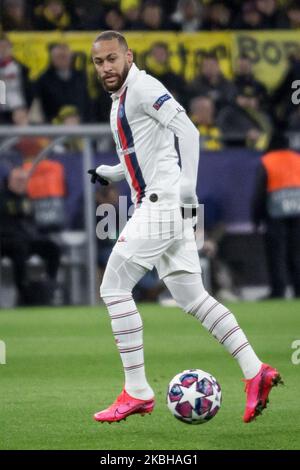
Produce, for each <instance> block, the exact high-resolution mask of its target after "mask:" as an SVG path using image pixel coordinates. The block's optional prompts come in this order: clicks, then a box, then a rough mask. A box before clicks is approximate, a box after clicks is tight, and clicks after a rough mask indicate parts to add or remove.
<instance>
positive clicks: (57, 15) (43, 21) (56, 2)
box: [34, 0, 73, 31]
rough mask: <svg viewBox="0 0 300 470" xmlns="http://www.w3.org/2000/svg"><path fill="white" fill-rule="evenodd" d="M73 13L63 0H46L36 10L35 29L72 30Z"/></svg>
mask: <svg viewBox="0 0 300 470" xmlns="http://www.w3.org/2000/svg"><path fill="white" fill-rule="evenodd" d="M72 26H73V25H72V21H71V15H70V13H69V12H68V11H67V9H66V6H65V5H64V2H63V1H62V0H45V1H44V3H43V4H42V5H39V6H38V7H36V9H35V12H34V29H36V30H41V31H51V30H60V31H65V30H71V29H72Z"/></svg>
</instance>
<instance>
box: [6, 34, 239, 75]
mask: <svg viewBox="0 0 300 470" xmlns="http://www.w3.org/2000/svg"><path fill="white" fill-rule="evenodd" d="M96 36H97V33H96V32H91V33H90V32H89V33H60V32H52V33H11V34H10V35H9V37H10V39H11V41H12V43H13V45H14V55H15V57H16V58H17V59H18V60H19V61H20V62H22V63H24V64H26V65H27V66H28V67H29V68H30V77H31V78H32V79H36V78H37V77H38V76H39V75H40V74H41V73H42V72H43V71H44V70H45V69H46V68H47V66H48V63H49V54H48V49H49V46H50V45H51V44H53V43H55V42H65V43H67V44H69V46H70V48H71V50H72V51H73V52H74V53H75V56H76V63H77V64H78V66H79V67H80V66H82V65H84V64H86V65H87V66H88V64H90V50H91V45H92V42H93V40H94V39H95V37H96ZM125 36H126V39H127V41H128V44H129V47H130V48H131V49H133V52H134V55H135V61H136V63H137V65H138V66H139V67H141V68H143V67H144V66H145V61H146V57H147V54H149V51H150V50H151V47H152V46H153V45H154V44H155V43H157V42H164V43H166V44H167V45H168V49H169V53H170V64H171V68H172V69H173V71H174V72H177V73H180V74H182V75H183V76H184V77H185V78H186V79H187V80H191V79H193V78H194V76H195V75H196V73H197V70H198V69H199V64H200V63H201V58H202V57H203V54H204V53H207V52H214V53H216V54H217V56H218V58H219V60H220V65H221V68H222V71H223V73H224V74H225V75H226V76H227V77H231V76H232V66H231V44H232V37H231V34H230V33H219V32H218V33H197V34H186V33H183V34H176V33H164V32H155V33H145V32H129V33H125Z"/></svg>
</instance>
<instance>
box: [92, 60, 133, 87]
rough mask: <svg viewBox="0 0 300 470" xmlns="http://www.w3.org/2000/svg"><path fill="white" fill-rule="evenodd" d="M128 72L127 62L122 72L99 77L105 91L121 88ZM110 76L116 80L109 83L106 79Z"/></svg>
mask: <svg viewBox="0 0 300 470" xmlns="http://www.w3.org/2000/svg"><path fill="white" fill-rule="evenodd" d="M128 72H129V64H125V65H124V68H123V71H122V72H121V73H112V74H111V75H107V76H106V77H104V78H101V77H99V80H100V82H101V84H102V86H103V88H104V90H105V91H108V92H110V93H114V92H115V91H118V90H120V88H121V87H122V85H123V83H124V82H125V80H126V78H127V75H128ZM110 77H111V78H114V81H113V82H112V83H108V82H107V81H106V79H107V78H110Z"/></svg>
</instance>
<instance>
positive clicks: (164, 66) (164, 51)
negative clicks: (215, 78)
mask: <svg viewBox="0 0 300 470" xmlns="http://www.w3.org/2000/svg"><path fill="white" fill-rule="evenodd" d="M145 66H146V70H147V72H148V73H149V74H150V75H153V76H154V77H155V78H157V79H158V80H160V81H161V82H162V83H163V85H164V86H165V87H166V88H167V89H168V90H169V91H170V92H171V93H172V94H173V95H174V96H175V98H176V99H177V100H178V101H179V102H180V103H183V105H185V101H186V96H185V87H186V85H185V81H184V80H183V78H182V77H181V76H180V75H177V74H176V73H175V72H173V70H172V68H171V65H170V53H169V49H168V45H167V44H166V43H164V42H157V43H155V44H154V45H153V46H152V47H151V50H150V52H149V54H148V56H147V57H146V61H145Z"/></svg>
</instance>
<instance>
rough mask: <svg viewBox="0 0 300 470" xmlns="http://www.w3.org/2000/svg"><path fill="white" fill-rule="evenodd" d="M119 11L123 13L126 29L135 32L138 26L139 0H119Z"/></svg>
mask: <svg viewBox="0 0 300 470" xmlns="http://www.w3.org/2000/svg"><path fill="white" fill-rule="evenodd" d="M120 8H121V11H122V13H123V16H124V19H125V23H126V29H127V30H136V29H138V26H139V18H140V10H141V1H140V0H121V4H120Z"/></svg>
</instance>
